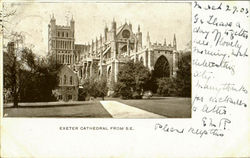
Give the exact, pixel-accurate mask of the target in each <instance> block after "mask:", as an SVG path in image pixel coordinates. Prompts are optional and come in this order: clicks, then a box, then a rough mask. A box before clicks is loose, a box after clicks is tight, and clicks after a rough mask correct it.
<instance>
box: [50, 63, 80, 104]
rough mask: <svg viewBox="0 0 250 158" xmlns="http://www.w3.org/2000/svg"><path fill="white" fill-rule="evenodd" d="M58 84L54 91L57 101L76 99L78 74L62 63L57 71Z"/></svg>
mask: <svg viewBox="0 0 250 158" xmlns="http://www.w3.org/2000/svg"><path fill="white" fill-rule="evenodd" d="M58 77H59V85H58V88H57V89H56V90H55V91H54V93H55V95H56V97H57V99H58V100H59V101H77V100H78V86H79V85H78V76H77V73H76V72H74V71H73V70H72V69H71V68H70V67H69V66H67V65H62V66H61V67H60V69H59V73H58Z"/></svg>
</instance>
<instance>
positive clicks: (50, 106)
mask: <svg viewBox="0 0 250 158" xmlns="http://www.w3.org/2000/svg"><path fill="white" fill-rule="evenodd" d="M94 103H95V102H91V103H90V102H88V103H81V104H59V105H33V106H30V105H27V106H25V105H21V106H18V107H17V108H14V107H13V106H11V107H4V109H19V108H20V109H24V108H55V107H67V106H82V105H91V104H94Z"/></svg>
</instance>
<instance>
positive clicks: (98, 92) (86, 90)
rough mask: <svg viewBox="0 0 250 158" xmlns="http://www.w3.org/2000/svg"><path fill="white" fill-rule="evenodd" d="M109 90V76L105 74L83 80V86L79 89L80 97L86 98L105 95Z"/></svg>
mask: <svg viewBox="0 0 250 158" xmlns="http://www.w3.org/2000/svg"><path fill="white" fill-rule="evenodd" d="M107 92H108V87H107V78H106V77H105V76H101V77H97V76H96V75H93V76H91V77H89V78H87V79H84V80H83V84H82V88H81V89H80V91H79V98H81V99H82V100H86V98H87V97H90V96H91V97H94V98H96V97H102V99H103V100H104V97H105V96H106V94H107Z"/></svg>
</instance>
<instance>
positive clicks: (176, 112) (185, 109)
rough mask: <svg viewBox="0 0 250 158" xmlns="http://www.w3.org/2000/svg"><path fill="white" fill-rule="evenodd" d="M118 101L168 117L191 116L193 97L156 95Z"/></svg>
mask: <svg viewBox="0 0 250 158" xmlns="http://www.w3.org/2000/svg"><path fill="white" fill-rule="evenodd" d="M117 101H119V102H121V103H124V104H127V105H130V106H133V107H137V108H140V109H143V110H146V111H149V112H152V113H155V114H159V115H163V116H166V117H168V118H191V98H177V97H162V98H161V97H157V98H156V97H155V98H150V99H140V100H137V99H135V100H121V99H118V100H117Z"/></svg>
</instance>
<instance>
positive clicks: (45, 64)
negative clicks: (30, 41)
mask: <svg viewBox="0 0 250 158" xmlns="http://www.w3.org/2000/svg"><path fill="white" fill-rule="evenodd" d="M10 44H12V45H13V42H12V43H10ZM8 47H9V49H8V51H7V52H4V88H6V89H10V91H11V96H12V97H13V103H14V107H18V102H19V101H21V102H41V101H45V102H48V101H54V100H55V98H54V97H53V94H52V90H53V89H55V88H56V86H57V85H58V77H57V73H58V68H59V65H57V66H55V65H54V64H53V63H50V61H49V60H47V61H46V59H42V60H40V59H39V58H37V56H36V55H35V54H34V53H33V52H32V50H31V49H29V48H27V47H24V48H22V49H19V50H18V51H16V50H15V49H16V47H12V46H11V45H9V46H8ZM13 48H15V49H13ZM17 48H18V47H17Z"/></svg>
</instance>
